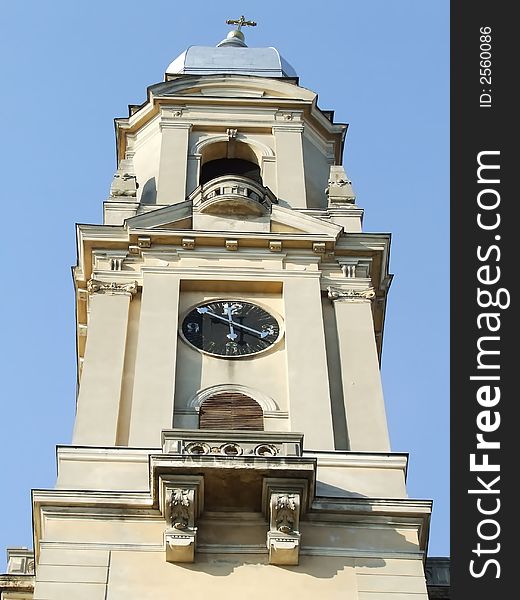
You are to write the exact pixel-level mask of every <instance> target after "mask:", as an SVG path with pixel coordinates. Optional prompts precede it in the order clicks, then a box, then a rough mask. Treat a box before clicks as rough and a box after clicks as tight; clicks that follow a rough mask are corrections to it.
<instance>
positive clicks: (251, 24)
mask: <svg viewBox="0 0 520 600" xmlns="http://www.w3.org/2000/svg"><path fill="white" fill-rule="evenodd" d="M226 23H227V24H228V25H236V26H237V31H240V29H241V28H242V27H243V26H244V25H248V26H249V27H256V22H255V21H246V19H245V17H244V15H242V16H241V17H240V19H228V20H227V21H226Z"/></svg>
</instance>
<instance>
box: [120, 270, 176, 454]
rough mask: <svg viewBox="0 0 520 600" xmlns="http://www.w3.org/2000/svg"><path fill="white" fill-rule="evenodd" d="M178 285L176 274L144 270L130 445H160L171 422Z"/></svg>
mask: <svg viewBox="0 0 520 600" xmlns="http://www.w3.org/2000/svg"><path fill="white" fill-rule="evenodd" d="M179 287H180V278H179V275H178V274H170V273H147V272H145V273H144V274H143V293H142V299H141V315H140V319H139V339H138V342H137V355H136V361H135V379H134V391H133V396H132V409H131V419H130V432H129V440H128V445H129V446H139V447H148V446H149V447H154V446H159V444H160V435H161V430H162V429H168V428H170V427H171V426H172V422H173V397H174V390H175V363H176V354H177V323H178V318H179V317H178V313H179Z"/></svg>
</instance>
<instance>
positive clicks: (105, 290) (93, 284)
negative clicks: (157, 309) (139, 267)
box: [87, 279, 137, 298]
mask: <svg viewBox="0 0 520 600" xmlns="http://www.w3.org/2000/svg"><path fill="white" fill-rule="evenodd" d="M87 292H88V293H89V294H91V295H92V294H110V295H113V296H130V298H133V297H134V296H135V295H136V293H137V281H130V282H126V283H123V282H117V281H98V280H97V279H89V280H88V281H87Z"/></svg>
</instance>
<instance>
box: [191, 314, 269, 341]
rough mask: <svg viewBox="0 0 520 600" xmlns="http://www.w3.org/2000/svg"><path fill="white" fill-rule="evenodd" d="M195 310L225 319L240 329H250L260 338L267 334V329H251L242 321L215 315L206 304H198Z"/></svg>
mask: <svg viewBox="0 0 520 600" xmlns="http://www.w3.org/2000/svg"><path fill="white" fill-rule="evenodd" d="M197 312H198V313H199V314H208V315H210V316H212V317H215V318H216V319H220V320H221V321H225V322H226V323H232V324H233V325H234V326H235V327H238V328H240V329H245V330H246V331H250V332H251V333H255V334H256V335H258V336H260V338H261V339H264V338H265V337H267V336H268V335H269V332H268V331H258V330H257V329H252V328H251V327H248V326H247V325H242V323H236V322H235V321H233V320H232V319H230V318H229V319H226V318H225V317H221V316H220V315H217V313H214V312H211V311H210V310H209V308H208V307H207V306H199V307H198V308H197ZM226 314H227V312H226Z"/></svg>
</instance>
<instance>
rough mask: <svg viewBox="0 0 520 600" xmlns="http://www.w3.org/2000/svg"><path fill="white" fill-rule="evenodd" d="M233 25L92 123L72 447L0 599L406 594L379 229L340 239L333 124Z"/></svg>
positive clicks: (423, 518) (416, 590)
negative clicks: (110, 130)
mask: <svg viewBox="0 0 520 600" xmlns="http://www.w3.org/2000/svg"><path fill="white" fill-rule="evenodd" d="M246 24H247V22H244V19H241V20H239V21H238V22H237V23H236V25H237V28H236V29H234V30H233V31H231V32H230V34H229V35H228V37H227V38H226V39H225V40H223V41H222V42H221V43H220V44H218V46H217V47H204V46H192V47H190V48H188V50H186V51H185V52H184V53H182V54H181V55H180V56H179V57H178V58H177V59H175V60H174V61H173V62H172V63H171V64H170V66H169V67H168V68H167V71H166V75H165V80H164V82H162V83H158V84H155V85H152V86H151V87H149V88H148V94H147V99H146V101H145V102H144V103H143V104H141V105H139V106H131V107H130V110H129V115H128V116H127V117H126V118H121V119H117V120H116V146H117V157H118V169H117V172H116V174H115V176H114V180H113V183H112V186H111V189H110V196H109V198H108V199H107V200H106V202H105V203H104V211H103V214H104V220H103V224H102V225H78V226H77V248H78V261H77V265H76V266H75V268H74V283H75V290H76V315H77V358H78V396H77V414H76V420H75V426H74V434H73V442H72V445H70V446H59V447H58V450H57V463H58V476H57V482H56V486H55V488H54V489H52V490H34V491H33V518H34V553H33V552H32V551H26V550H11V551H10V567H9V573H8V575H7V576H3V577H2V579H0V590H1V591H2V599H5V600H14V599H15V598H16V599H18V600H21V599H24V600H27V599H34V600H70V599H71V598H74V599H75V600H82V599H85V600H87V599H88V600H98V599H99V600H119V599H123V598H124V599H125V600H132V599H134V598H135V599H136V600H137V599H139V600H143V599H148V598H150V599H152V598H153V599H154V600H157V599H158V598H168V597H170V596H171V595H172V594H174V593H181V594H189V595H190V596H191V597H192V598H206V597H209V596H211V597H212V598H215V599H224V598H226V600H229V599H234V598H239V597H242V596H243V595H244V594H246V595H247V597H248V598H250V599H253V600H254V599H256V598H258V599H260V598H262V599H263V598H265V597H266V594H267V595H269V594H273V595H280V594H284V595H285V596H288V597H290V598H292V597H298V598H301V599H305V598H315V597H320V598H326V599H332V598H340V597H341V598H351V599H352V600H354V599H355V600H378V599H379V598H385V599H388V600H402V599H404V598H408V597H410V598H412V597H413V599H414V600H419V599H420V598H427V587H426V581H425V570H424V560H425V553H426V548H427V540H428V529H429V518H430V512H431V502H430V501H425V500H415V499H410V498H408V496H407V492H406V469H407V455H406V454H402V453H392V452H391V450H390V444H389V436H388V430H387V422H386V416H385V407H384V399H383V393H382V385H381V376H380V358H381V345H382V335H383V327H384V316H385V310H386V301H387V294H388V290H389V286H390V283H391V279H392V276H391V274H390V273H389V246H390V237H389V235H388V234H380V233H377V234H374V233H367V232H364V231H363V230H362V218H363V210H362V208H360V207H359V206H358V205H357V204H356V199H355V195H354V192H353V188H352V184H351V182H350V180H349V178H348V176H347V174H346V173H345V170H344V168H343V166H342V164H341V163H342V152H343V145H344V141H345V134H346V131H347V125H345V124H342V123H336V122H334V115H333V112H331V111H324V110H322V109H320V108H319V107H318V105H317V96H316V94H315V93H314V92H312V91H310V90H308V89H305V88H303V87H301V86H300V85H299V83H298V77H297V74H296V73H295V72H294V69H293V68H292V67H291V66H290V64H289V63H287V61H285V59H284V58H283V57H281V56H280V54H279V53H278V51H277V50H276V49H274V48H248V47H247V45H246V43H245V38H244V34H243V32H242V27H243V26H244V25H246ZM33 569H35V570H34V573H33Z"/></svg>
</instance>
